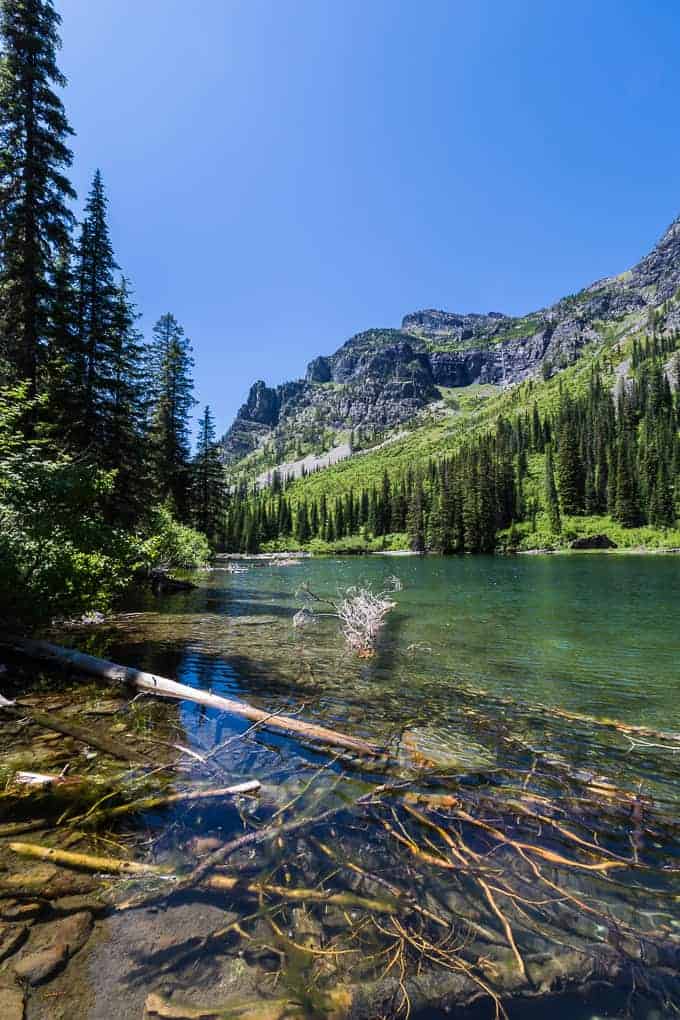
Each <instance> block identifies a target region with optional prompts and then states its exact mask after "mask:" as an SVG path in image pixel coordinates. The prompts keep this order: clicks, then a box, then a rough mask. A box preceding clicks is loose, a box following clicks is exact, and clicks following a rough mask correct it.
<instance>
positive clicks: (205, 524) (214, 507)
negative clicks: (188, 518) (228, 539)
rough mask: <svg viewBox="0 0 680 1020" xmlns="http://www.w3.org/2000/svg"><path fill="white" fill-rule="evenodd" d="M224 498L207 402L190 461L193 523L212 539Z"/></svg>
mask: <svg viewBox="0 0 680 1020" xmlns="http://www.w3.org/2000/svg"><path fill="white" fill-rule="evenodd" d="M223 498H224V486H223V469H222V463H221V461H220V457H219V451H218V448H217V442H216V437H215V420H214V418H213V415H212V411H211V410H210V408H209V407H208V406H207V405H206V407H205V410H204V412H203V414H202V416H201V421H200V423H199V426H198V443H197V448H196V456H195V457H194V463H193V503H194V521H195V524H196V527H197V528H198V529H199V531H202V532H203V533H204V534H205V535H207V536H208V538H209V539H210V541H211V542H215V540H216V537H217V534H218V532H219V530H220V521H221V517H222V505H223Z"/></svg>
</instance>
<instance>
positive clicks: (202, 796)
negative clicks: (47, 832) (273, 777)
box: [71, 779, 261, 826]
mask: <svg viewBox="0 0 680 1020" xmlns="http://www.w3.org/2000/svg"><path fill="white" fill-rule="evenodd" d="M260 786H261V783H260V781H259V779H249V780H247V781H246V782H244V783H238V784H237V785H236V786H224V787H221V788H220V789H210V790H186V791H185V792H183V793H171V794H168V795H167V796H163V795H161V796H158V797H142V798H141V799H140V800H133V801H130V802H129V803H127V804H118V805H117V806H116V807H112V808H103V809H102V810H100V811H93V812H92V814H89V815H85V817H84V818H81V819H76V821H75V822H72V823H71V824H76V823H77V824H78V825H79V826H82V825H93V824H99V822H102V821H110V820H111V819H113V818H120V816H121V815H131V814H135V813H136V812H138V811H153V810H155V809H156V808H164V807H168V805H170V804H179V803H186V802H189V801H194V800H221V799H222V798H224V797H238V796H239V795H242V794H247V793H257V791H258V790H259V789H260Z"/></svg>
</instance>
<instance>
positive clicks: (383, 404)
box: [222, 218, 680, 462]
mask: <svg viewBox="0 0 680 1020" xmlns="http://www.w3.org/2000/svg"><path fill="white" fill-rule="evenodd" d="M678 297H680V218H678V219H676V220H675V221H674V222H673V223H672V224H671V226H670V227H669V228H668V230H667V231H666V232H665V234H664V235H663V237H662V238H661V239H660V241H659V242H658V244H657V245H656V246H655V247H654V248H653V249H652V251H651V252H650V253H649V254H648V255H646V256H645V257H644V258H643V259H641V261H640V262H638V263H637V264H636V265H635V266H634V267H633V268H632V269H630V270H628V271H627V272H625V273H622V274H621V275H620V276H613V277H608V278H606V279H603V280H599V281H597V282H596V283H594V284H592V285H591V286H590V287H587V288H585V289H584V290H582V291H581V292H580V293H578V294H575V295H571V296H570V297H567V298H563V299H562V300H561V301H558V302H557V303H556V304H555V305H552V306H551V307H549V308H545V309H541V310H539V311H537V312H534V313H532V314H530V315H527V316H524V317H522V318H513V317H512V316H508V315H504V314H503V313H501V312H488V313H486V314H465V315H463V314H458V313H455V312H446V311H440V310H437V309H432V308H429V309H424V310H422V311H418V312H411V313H410V314H408V315H406V316H405V317H404V319H403V320H402V323H401V328H400V329H371V330H367V331H366V332H363V333H358V334H357V335H356V336H353V337H351V338H350V339H349V340H348V341H347V342H346V343H345V344H343V346H342V347H340V348H339V350H337V351H336V352H335V354H332V355H328V356H320V357H317V358H314V360H313V361H311V362H310V363H309V365H308V367H307V372H306V375H305V378H304V379H300V380H297V381H295V382H290V383H284V384H283V385H281V386H276V387H273V388H272V387H268V386H267V385H266V384H265V383H264V382H262V381H260V382H256V383H255V384H254V385H253V387H252V388H251V390H250V393H249V395H248V399H247V400H246V402H245V404H244V405H243V407H242V408H241V409H240V411H239V413H238V415H237V416H236V419H235V421H234V423H233V425H232V426H231V428H230V429H229V431H228V432H227V434H226V436H225V437H224V439H223V440H222V450H223V455H224V459H225V461H227V462H233V461H236V460H238V459H240V458H241V457H243V456H245V455H246V454H247V453H249V452H251V451H252V450H254V449H256V448H257V447H258V445H260V444H261V443H262V442H263V440H265V439H267V438H272V437H275V438H276V439H277V441H279V440H280V442H281V443H282V445H283V446H284V447H285V445H286V438H290V436H291V435H295V434H296V433H299V432H300V431H301V430H305V429H306V430H307V431H308V432H309V431H311V432H312V433H313V432H314V430H315V429H316V430H317V432H320V431H322V430H323V429H324V428H331V429H335V430H338V429H345V428H357V427H363V426H373V427H379V428H384V427H392V426H395V425H398V424H400V423H402V422H405V421H408V420H409V419H410V418H412V417H413V416H414V415H415V414H417V413H418V412H419V411H420V410H422V409H423V408H424V407H426V406H427V405H428V404H429V403H431V402H433V401H435V400H437V399H438V398H439V396H440V393H439V390H438V387H461V386H469V385H471V384H473V383H495V384H498V385H511V384H513V383H516V382H520V381H521V380H523V379H526V378H527V377H529V376H531V375H533V374H536V373H537V372H539V371H541V370H542V369H543V370H544V371H547V373H548V374H552V373H553V372H555V371H559V370H560V369H561V368H564V367H566V366H567V365H570V364H572V363H573V362H574V361H575V360H576V359H577V358H578V357H579V356H580V354H581V352H582V350H583V348H584V347H585V346H586V345H588V344H592V343H597V342H600V341H601V340H602V338H603V335H604V327H605V326H606V324H607V322H610V321H613V320H621V319H623V318H624V317H625V316H629V315H633V316H635V315H636V314H638V315H639V317H640V322H642V321H643V319H644V317H645V316H646V315H647V314H648V311H649V309H657V310H658V309H659V308H662V314H663V315H664V316H665V320H664V321H665V325H666V328H668V329H680V301H679V300H678Z"/></svg>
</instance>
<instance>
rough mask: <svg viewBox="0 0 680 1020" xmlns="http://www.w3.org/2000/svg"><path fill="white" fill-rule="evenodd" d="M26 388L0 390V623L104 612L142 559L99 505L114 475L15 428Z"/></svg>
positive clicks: (140, 549) (137, 546) (140, 548)
mask: <svg viewBox="0 0 680 1020" xmlns="http://www.w3.org/2000/svg"><path fill="white" fill-rule="evenodd" d="M27 410H30V408H29V405H28V403H27V401H26V398H25V391H24V389H23V388H21V387H19V388H17V389H15V390H4V391H0V621H2V622H3V623H5V624H7V623H12V624H17V623H18V622H20V621H22V622H23V621H26V622H29V621H30V622H39V621H40V620H44V619H49V618H50V617H52V616H55V615H66V614H76V613H81V612H83V611H86V610H99V611H103V612H106V611H107V610H108V609H109V608H110V607H111V605H112V603H113V601H114V600H115V599H116V598H117V597H118V596H119V595H120V594H121V593H122V592H123V591H124V590H125V588H126V587H127V586H128V585H129V584H130V582H131V580H132V578H133V576H134V574H135V573H136V572H137V571H138V570H139V569H140V568H142V567H144V566H145V565H146V563H147V555H146V551H145V549H144V543H143V542H142V540H141V539H140V538H138V537H136V536H134V535H130V534H128V533H126V532H125V531H122V530H120V529H117V528H114V527H112V526H111V525H110V524H108V523H107V522H106V520H105V518H104V515H103V512H102V510H101V506H102V504H103V500H104V497H105V496H106V495H107V494H108V493H110V491H111V487H112V485H113V478H114V476H113V474H112V473H106V472H101V471H95V470H93V469H92V468H90V467H88V466H87V465H84V464H82V463H75V462H74V461H73V460H71V459H70V458H69V457H67V456H64V455H59V454H56V453H55V452H54V451H52V452H48V450H47V447H46V444H45V442H44V441H43V440H41V439H40V438H37V439H32V440H28V439H26V438H24V435H23V433H22V431H21V429H20V427H19V425H20V422H21V420H22V418H23V416H24V415H25V414H26V413H27Z"/></svg>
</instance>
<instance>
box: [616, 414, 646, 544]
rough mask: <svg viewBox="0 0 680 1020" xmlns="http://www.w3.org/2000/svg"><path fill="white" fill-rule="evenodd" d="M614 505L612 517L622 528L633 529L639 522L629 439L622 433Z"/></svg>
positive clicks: (639, 516) (638, 508) (638, 507)
mask: <svg viewBox="0 0 680 1020" xmlns="http://www.w3.org/2000/svg"><path fill="white" fill-rule="evenodd" d="M615 498H616V503H615V506H614V516H615V517H616V520H617V521H619V523H620V524H622V525H623V527H624V528H635V527H636V526H637V525H638V524H640V521H641V515H640V505H639V501H638V496H637V491H636V485H635V474H634V469H633V464H632V457H631V449H630V439H629V438H628V437H627V435H626V434H625V433H624V434H623V435H622V436H621V439H620V441H619V447H618V452H617V465H616V497H615Z"/></svg>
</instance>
